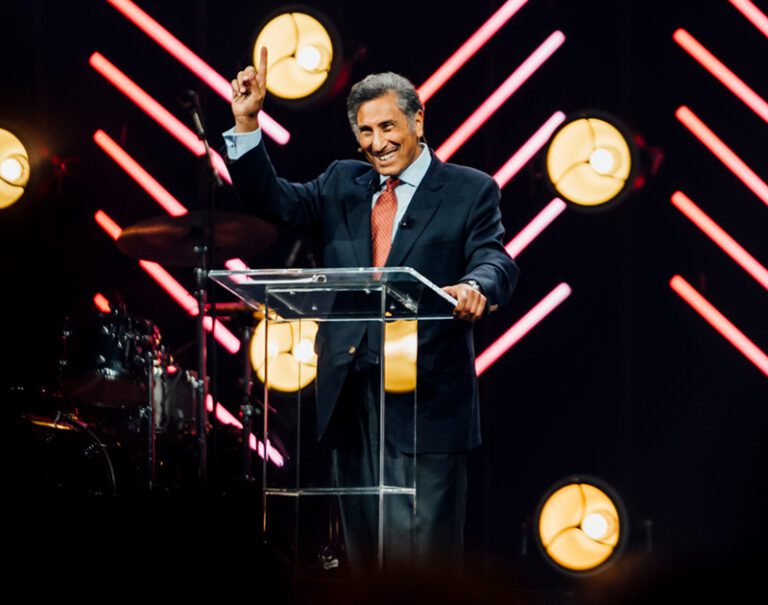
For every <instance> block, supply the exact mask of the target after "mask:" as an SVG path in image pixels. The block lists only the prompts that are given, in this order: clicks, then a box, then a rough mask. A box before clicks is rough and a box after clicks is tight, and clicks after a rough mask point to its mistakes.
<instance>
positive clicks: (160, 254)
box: [117, 211, 277, 267]
mask: <svg viewBox="0 0 768 605" xmlns="http://www.w3.org/2000/svg"><path fill="white" fill-rule="evenodd" d="M206 216H207V213H205V212H201V211H194V212H189V213H187V214H184V215H182V216H166V215H163V216H155V217H152V218H148V219H145V220H143V221H139V222H138V223H135V224H133V225H131V226H130V227H127V228H126V229H124V230H123V232H122V233H121V234H120V237H119V238H118V239H117V247H118V248H119V249H120V251H121V252H123V253H124V254H127V255H128V256H131V257H133V258H138V259H140V260H151V261H155V262H158V263H161V264H163V265H175V266H180V267H194V266H195V265H198V264H199V262H200V255H199V254H198V253H197V252H196V251H195V248H196V246H198V245H199V244H200V243H204V244H207V243H208V236H207V231H208V229H207V218H206ZM214 234H215V241H214V253H215V257H216V260H217V261H221V260H224V259H225V258H232V257H247V256H251V255H253V254H257V253H259V252H263V251H264V250H266V249H267V248H269V247H270V246H271V245H272V244H273V243H274V241H275V240H276V239H277V229H276V228H275V227H274V226H272V225H271V224H269V223H267V222H266V221H263V220H262V219H260V218H256V217H255V216H251V215H249V214H237V213H234V212H218V213H216V225H215V227H214Z"/></svg>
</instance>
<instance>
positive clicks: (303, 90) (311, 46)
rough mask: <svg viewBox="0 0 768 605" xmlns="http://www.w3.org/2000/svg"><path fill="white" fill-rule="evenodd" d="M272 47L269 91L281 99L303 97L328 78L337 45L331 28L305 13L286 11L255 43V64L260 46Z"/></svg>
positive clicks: (274, 19) (272, 20)
mask: <svg viewBox="0 0 768 605" xmlns="http://www.w3.org/2000/svg"><path fill="white" fill-rule="evenodd" d="M263 46H266V47H267V49H268V50H269V58H268V59H267V90H268V91H269V92H270V93H271V94H273V95H275V96H276V97H280V98H281V99H291V100H297V99H303V98H305V97H308V96H310V95H312V94H313V93H315V92H317V91H318V90H319V89H320V87H321V86H323V84H325V82H326V80H328V77H329V74H330V71H331V67H332V65H333V59H334V44H333V41H332V39H331V35H330V33H329V32H328V29H327V28H326V27H325V26H324V25H323V24H322V23H321V22H320V21H319V20H318V19H316V18H315V17H313V16H311V15H308V14H306V13H302V12H293V13H283V14H281V15H278V16H276V17H274V18H273V19H271V20H270V21H269V22H268V23H267V24H266V25H265V26H264V28H263V29H262V30H261V32H260V33H259V35H258V36H257V37H256V42H255V43H254V45H253V57H254V65H257V64H258V60H259V54H260V52H261V48H262V47H263Z"/></svg>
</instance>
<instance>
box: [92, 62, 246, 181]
mask: <svg viewBox="0 0 768 605" xmlns="http://www.w3.org/2000/svg"><path fill="white" fill-rule="evenodd" d="M88 62H89V63H90V65H91V67H93V68H94V69H95V70H96V71H97V72H99V73H100V74H101V75H102V76H104V77H105V78H106V79H107V80H108V81H109V82H110V84H112V85H113V86H115V87H116V88H117V89H118V90H119V91H120V92H122V93H123V94H124V95H125V96H127V97H128V98H129V99H130V100H131V101H133V102H134V103H136V105H138V106H139V107H140V108H141V109H142V110H143V111H144V112H145V113H146V114H147V115H149V116H150V117H151V118H152V119H153V120H155V121H156V122H157V123H158V124H160V126H162V127H163V128H165V129H166V130H167V131H168V132H169V133H170V134H171V135H172V136H173V137H175V138H176V140H178V141H179V142H180V143H181V144H182V145H184V146H185V147H186V148H187V149H189V150H190V151H191V152H192V153H194V154H195V155H197V156H201V155H205V146H204V145H203V142H202V141H201V140H200V139H198V138H197V135H196V134H195V133H194V132H192V130H190V129H189V128H187V127H186V126H184V124H182V123H181V122H180V121H179V120H178V118H176V116H174V115H173V114H172V113H171V112H169V111H168V110H167V109H166V108H165V107H163V106H162V105H160V103H158V102H157V101H155V100H154V99H153V98H152V97H151V96H149V95H148V94H147V93H146V92H144V90H142V89H141V88H140V87H139V86H138V85H136V83H134V82H133V81H132V80H131V79H130V78H128V76H126V75H125V74H124V73H123V72H122V71H120V70H119V69H118V68H117V67H115V66H114V65H113V64H112V63H110V62H109V61H108V60H107V59H106V58H105V57H104V56H103V55H101V54H100V53H93V54H92V55H91V57H90V59H89V60H88ZM211 154H212V155H213V163H214V166H215V167H216V171H217V172H218V173H219V174H220V175H221V178H223V179H224V180H225V181H227V182H228V183H230V184H231V183H232V179H231V178H230V176H229V171H228V170H227V165H226V164H225V163H224V160H223V159H222V157H221V156H220V155H219V154H218V153H216V152H215V151H211Z"/></svg>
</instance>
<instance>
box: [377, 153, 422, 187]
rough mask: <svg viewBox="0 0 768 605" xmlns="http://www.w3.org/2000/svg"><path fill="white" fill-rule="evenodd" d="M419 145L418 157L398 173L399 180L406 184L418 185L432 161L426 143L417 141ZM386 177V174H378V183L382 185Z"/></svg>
mask: <svg viewBox="0 0 768 605" xmlns="http://www.w3.org/2000/svg"><path fill="white" fill-rule="evenodd" d="M419 146H420V147H421V153H420V154H419V157H417V158H416V159H415V160H414V161H413V162H412V163H411V164H410V166H408V168H406V169H405V170H403V172H402V173H400V176H398V177H397V178H399V179H400V181H401V182H403V183H405V184H407V185H411V186H412V187H418V186H419V184H420V183H421V181H422V180H423V179H424V175H425V174H427V170H429V165H430V164H431V163H432V155H431V154H430V153H429V149H428V148H427V146H426V144H425V143H419ZM388 178H389V177H388V176H385V175H383V174H380V175H379V185H383V184H384V181H386V180H387V179H388Z"/></svg>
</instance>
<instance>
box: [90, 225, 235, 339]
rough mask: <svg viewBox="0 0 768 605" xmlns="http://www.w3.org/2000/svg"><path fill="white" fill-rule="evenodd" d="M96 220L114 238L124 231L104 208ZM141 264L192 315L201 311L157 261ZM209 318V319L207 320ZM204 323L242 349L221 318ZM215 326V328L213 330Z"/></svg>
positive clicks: (207, 327) (214, 333) (207, 328)
mask: <svg viewBox="0 0 768 605" xmlns="http://www.w3.org/2000/svg"><path fill="white" fill-rule="evenodd" d="M94 218H95V219H96V222H97V223H98V224H99V226H100V227H101V228H102V229H104V230H105V231H106V232H107V233H108V234H109V235H110V237H111V238H112V239H115V240H116V239H117V238H118V237H120V234H121V233H122V228H121V227H120V226H119V225H118V224H117V223H116V222H115V221H113V220H112V218H111V217H110V216H109V215H108V214H107V213H106V212H104V211H103V210H99V211H98V212H96V214H95V215H94ZM139 265H140V266H141V268H142V269H144V270H145V271H146V272H147V273H149V275H150V276H152V278H154V280H155V281H156V282H157V283H158V284H159V285H160V287H162V288H163V290H165V291H166V292H167V293H168V294H170V295H171V297H172V298H173V299H174V300H175V301H176V302H177V303H178V304H179V305H181V307H182V308H183V309H184V310H185V311H186V312H187V313H189V314H190V315H192V316H195V315H197V314H198V313H199V310H198V306H197V300H196V299H195V297H194V296H192V295H191V294H190V293H189V292H187V290H186V289H185V288H184V286H182V285H181V284H180V283H179V282H177V281H176V280H175V279H174V278H173V276H172V275H171V274H170V273H168V272H167V271H166V270H165V269H163V268H162V267H161V266H160V265H158V264H157V263H153V262H151V261H146V260H140V261H139ZM205 320H207V321H205ZM203 325H204V326H205V328H206V330H208V331H209V332H211V331H213V336H214V337H215V338H216V340H218V341H219V343H220V344H221V345H222V346H223V347H224V348H225V349H226V350H227V351H229V352H230V353H232V354H234V353H237V352H238V351H239V350H240V340H239V339H238V338H237V336H235V335H234V334H232V332H230V331H229V329H228V328H227V327H226V326H225V325H224V324H222V323H221V322H220V321H219V320H215V322H212V321H211V320H210V318H208V317H206V318H204V321H203ZM214 326H215V328H216V329H215V330H213V328H214Z"/></svg>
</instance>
